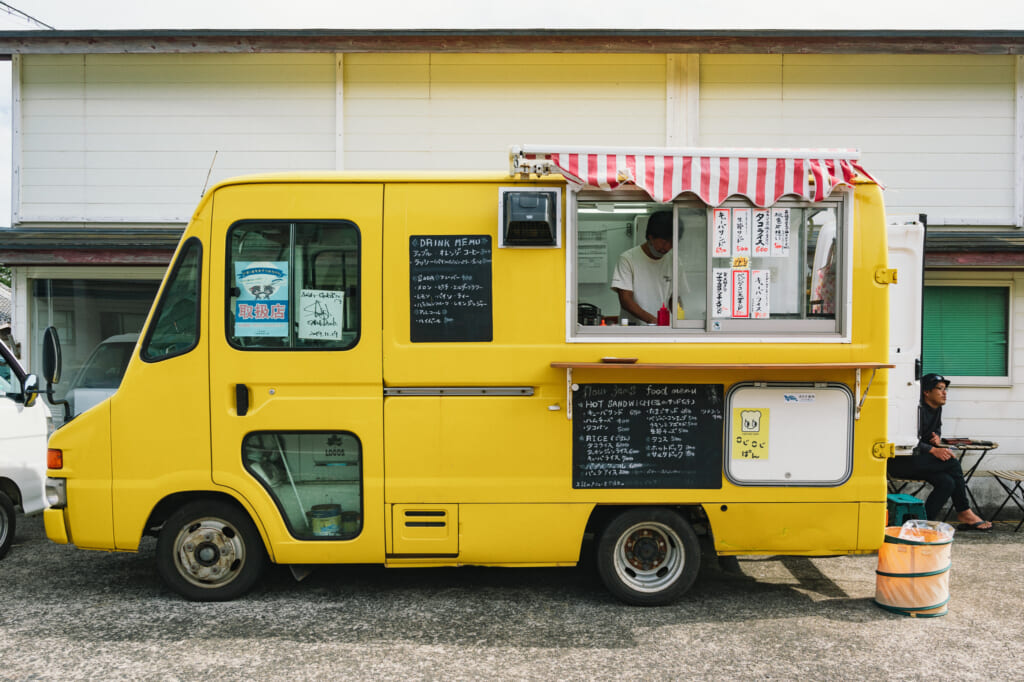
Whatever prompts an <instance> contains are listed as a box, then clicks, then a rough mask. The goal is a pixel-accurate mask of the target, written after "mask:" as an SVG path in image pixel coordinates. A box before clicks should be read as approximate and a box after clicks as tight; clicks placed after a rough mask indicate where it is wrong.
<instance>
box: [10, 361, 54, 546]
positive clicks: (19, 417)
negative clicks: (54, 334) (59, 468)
mask: <svg viewBox="0 0 1024 682" xmlns="http://www.w3.org/2000/svg"><path fill="white" fill-rule="evenodd" d="M0 354H2V356H0V559H2V558H3V557H4V555H5V554H7V550H8V549H10V547H11V543H12V542H13V541H14V530H15V516H14V513H15V509H16V508H20V509H21V511H22V512H23V513H25V514H34V513H38V512H40V511H42V510H43V509H44V508H45V507H46V497H45V492H44V486H45V481H46V439H47V438H48V437H49V435H50V431H52V426H51V425H52V421H51V419H50V410H49V409H48V408H47V407H46V405H45V404H43V401H42V400H37V399H36V398H37V397H38V392H39V389H38V386H39V384H38V380H37V379H36V376H35V375H34V374H29V373H28V372H26V371H25V369H24V368H23V367H22V366H21V363H19V362H18V360H17V358H15V357H14V354H13V353H12V352H11V351H10V349H9V348H7V346H5V345H4V344H3V343H2V342H0Z"/></svg>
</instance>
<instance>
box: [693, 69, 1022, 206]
mask: <svg viewBox="0 0 1024 682" xmlns="http://www.w3.org/2000/svg"><path fill="white" fill-rule="evenodd" d="M1015 81H1016V75H1015V61H1014V58H1013V57H1011V56H957V55H922V56H908V55H702V56H701V86H700V87H701V101H700V132H701V134H700V143H701V144H702V145H707V146H779V147H855V148H859V149H860V150H861V152H862V154H863V160H864V164H865V167H866V168H868V169H870V170H871V172H872V173H873V174H876V176H877V177H878V178H880V179H881V180H882V182H884V183H885V184H886V185H887V192H886V197H885V199H886V208H887V209H888V211H889V212H890V213H900V214H918V213H926V214H927V215H928V222H929V225H932V226H935V225H974V226H992V225H1013V224H1014V223H1015V219H1016V217H1015V196H1014V192H1015V191H1017V192H1019V191H1020V189H1019V188H1017V189H1016V190H1015V188H1014V180H1015V178H1014V155H1015V149H1016V146H1015V131H1014V122H1015V119H1014V111H1015V99H1016V95H1015Z"/></svg>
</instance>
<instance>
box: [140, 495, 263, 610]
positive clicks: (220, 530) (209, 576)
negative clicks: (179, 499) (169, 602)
mask: <svg viewBox="0 0 1024 682" xmlns="http://www.w3.org/2000/svg"><path fill="white" fill-rule="evenodd" d="M266 564H267V555H266V551H265V550H264V547H263V541H262V539H261V538H260V534H259V532H258V531H257V530H256V525H255V524H254V523H253V522H252V519H250V518H249V516H248V514H246V513H245V512H244V511H242V510H241V509H239V508H238V507H236V506H235V505H233V504H229V503H227V502H221V501H215V500H214V501H210V500H207V501H198V502H190V503H189V504H186V505H185V506H183V507H182V508H181V509H179V510H178V511H176V512H175V513H174V514H173V515H171V517H170V518H169V519H167V522H166V523H164V526H163V529H162V530H161V531H160V537H159V538H158V539H157V545H156V565H157V570H158V571H159V572H160V577H161V578H163V580H164V582H165V583H166V584H167V586H168V587H170V588H171V589H172V590H174V591H175V592H177V593H178V594H180V595H181V596H183V597H185V598H186V599H191V600H193V601H225V600H228V599H234V598H235V597H239V596H241V595H243V594H245V593H246V592H248V591H249V590H250V589H251V588H252V586H253V585H254V584H255V583H256V581H257V580H259V578H260V575H262V573H263V569H264V568H265V567H266Z"/></svg>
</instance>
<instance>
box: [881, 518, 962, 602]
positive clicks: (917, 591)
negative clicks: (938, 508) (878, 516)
mask: <svg viewBox="0 0 1024 682" xmlns="http://www.w3.org/2000/svg"><path fill="white" fill-rule="evenodd" d="M953 533H954V531H953V527H952V526H950V525H949V524H946V523H941V522H939V521H920V520H913V521H908V522H907V523H905V524H904V525H903V526H890V527H889V528H886V529H885V542H884V543H882V546H881V547H880V548H879V550H878V570H876V571H875V574H876V578H875V603H876V604H878V605H879V606H880V607H882V608H883V609H885V610H886V611H891V612H893V613H899V614H902V615H905V616H912V617H919V618H934V617H936V616H944V615H946V613H947V612H948V608H947V605H948V603H949V570H950V568H951V567H952V560H951V558H950V554H951V549H952V546H953Z"/></svg>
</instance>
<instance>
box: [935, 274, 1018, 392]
mask: <svg viewBox="0 0 1024 682" xmlns="http://www.w3.org/2000/svg"><path fill="white" fill-rule="evenodd" d="M964 274H965V276H964V277H958V276H957V275H956V274H953V273H944V274H942V275H941V276H939V277H929V276H928V275H927V274H926V275H925V279H924V285H923V286H924V287H986V288H1005V289H1006V375H1005V376H975V375H966V374H953V373H951V372H944V373H943V374H944V376H948V377H949V378H950V379H951V380H952V382H953V384H954V385H956V386H963V387H980V388H1009V387H1011V386H1013V364H1014V361H1013V326H1014V320H1013V302H1014V283H1015V282H1014V279H1007V278H1006V277H1005V276H993V277H992V278H991V279H986V278H985V277H984V275H982V276H980V277H979V273H970V274H969V275H967V273H964ZM921 318H922V319H921V358H922V360H925V356H924V297H923V296H922V302H921ZM923 371H925V372H930V371H933V370H931V369H929V368H928V366H927V364H925V365H924V367H923Z"/></svg>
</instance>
